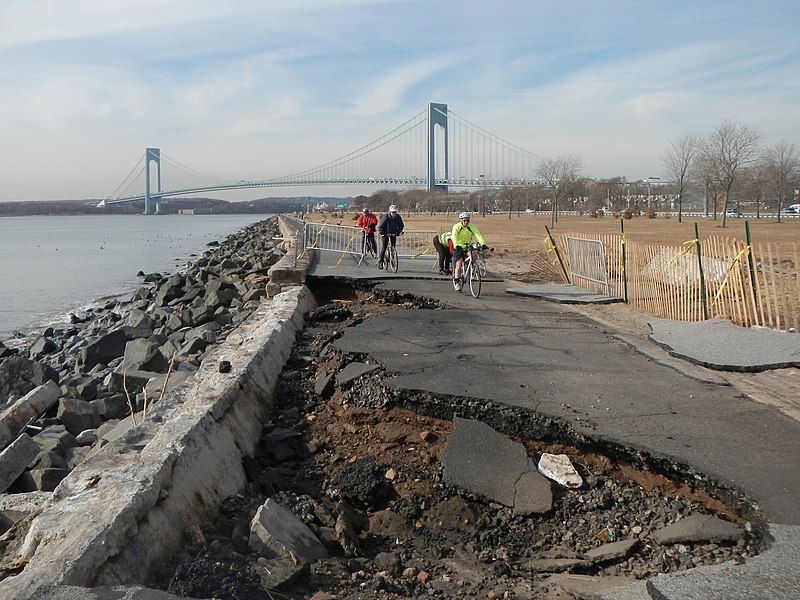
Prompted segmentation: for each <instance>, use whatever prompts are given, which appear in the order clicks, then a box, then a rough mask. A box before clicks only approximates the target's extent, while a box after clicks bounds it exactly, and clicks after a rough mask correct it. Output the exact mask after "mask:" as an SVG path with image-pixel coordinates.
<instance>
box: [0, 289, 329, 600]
mask: <svg viewBox="0 0 800 600" xmlns="http://www.w3.org/2000/svg"><path fill="white" fill-rule="evenodd" d="M313 304H314V300H313V296H312V294H311V293H310V291H309V290H308V288H306V287H295V288H291V289H288V290H287V291H285V292H282V293H281V294H278V295H277V296H275V297H274V298H272V299H271V300H270V301H268V302H265V303H264V304H263V305H262V307H261V308H260V309H259V310H258V311H257V312H256V313H254V314H253V315H252V316H251V318H250V319H248V321H246V322H245V323H243V324H242V325H241V326H240V327H239V328H238V329H237V330H236V331H234V332H232V333H231V334H230V335H229V336H228V338H227V339H226V340H225V342H224V343H223V344H221V345H220V346H219V347H218V348H216V349H215V350H214V351H213V352H212V353H211V354H210V355H209V356H207V357H206V358H205V360H204V361H203V364H202V366H201V368H200V369H199V370H198V372H197V374H196V375H195V377H193V378H192V379H191V380H189V381H187V382H186V383H184V384H182V385H180V386H178V387H176V388H175V389H174V390H173V391H172V392H170V393H169V394H168V395H167V396H165V397H164V398H163V399H162V400H161V401H159V402H158V403H157V405H156V406H155V407H154V409H153V410H152V412H150V413H149V414H148V416H147V419H146V420H145V422H144V423H140V424H139V426H138V427H136V428H132V429H131V430H130V431H129V432H128V433H127V434H126V435H123V436H122V437H121V438H120V439H118V440H117V441H115V442H112V443H110V444H108V445H107V446H106V447H104V448H103V449H102V450H101V451H100V452H98V453H97V454H96V455H95V456H92V457H91V458H89V459H87V460H85V461H84V462H83V463H82V464H81V465H79V466H78V468H76V469H75V470H74V471H73V472H72V473H70V475H69V476H68V477H67V478H66V479H64V481H63V482H62V483H61V484H60V485H59V487H58V488H57V489H56V490H55V492H54V493H53V495H52V497H51V499H50V500H49V501H48V502H47V503H46V504H45V505H44V506H43V507H42V510H41V512H40V513H39V514H38V515H37V516H35V517H34V518H33V519H32V521H31V522H30V528H29V530H28V532H27V535H25V537H24V538H23V539H22V540H20V541H21V543H20V544H19V547H18V548H17V549H16V550H17V556H18V557H19V560H20V561H26V562H27V563H28V564H27V565H26V566H25V568H24V569H23V570H22V571H21V572H20V573H19V574H18V575H17V576H15V577H7V578H6V579H5V580H3V581H2V582H0V597H3V598H16V599H20V600H24V599H27V598H32V597H34V596H35V594H36V593H37V591H39V590H42V589H44V588H45V587H47V586H53V585H74V586H91V585H114V584H119V583H126V582H131V581H134V582H135V581H143V580H144V579H145V578H146V576H147V574H148V572H149V571H150V569H151V568H152V567H153V566H154V565H156V564H158V563H159V562H160V561H162V560H163V559H164V558H165V556H167V555H168V553H169V552H171V551H172V550H174V549H175V548H177V547H178V546H179V545H180V543H181V541H182V536H183V534H184V531H185V530H186V529H187V528H188V527H190V526H192V525H197V524H199V523H201V522H203V521H204V520H207V519H209V518H211V517H212V516H213V514H214V513H215V511H216V507H218V506H219V503H220V502H221V500H222V499H224V498H225V497H226V496H228V495H231V494H234V493H236V492H237V491H238V490H240V489H241V488H242V487H243V486H244V485H245V483H246V477H245V473H244V469H243V467H242V458H243V457H244V456H247V455H249V454H252V452H253V451H254V449H255V448H256V445H257V444H258V440H259V436H260V434H261V429H262V424H263V422H264V419H265V418H266V417H267V416H268V415H269V413H270V411H271V408H272V397H273V393H274V390H275V384H276V382H277V378H278V376H279V375H280V372H281V370H282V369H283V366H284V364H285V362H286V360H287V358H288V357H289V353H290V351H291V348H292V344H293V343H294V339H295V334H296V333H297V332H298V331H299V330H300V329H301V328H302V327H303V324H304V314H305V313H306V312H307V311H308V310H309V309H310V308H312V307H313ZM222 360H226V361H228V362H230V363H231V365H232V367H233V368H232V369H231V370H230V372H228V373H224V374H223V373H220V372H219V364H220V361H222Z"/></svg>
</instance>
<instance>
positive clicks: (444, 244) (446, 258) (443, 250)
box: [433, 231, 453, 275]
mask: <svg viewBox="0 0 800 600" xmlns="http://www.w3.org/2000/svg"><path fill="white" fill-rule="evenodd" d="M452 236H453V234H452V233H450V232H449V231H445V232H444V233H440V234H439V235H435V236H434V237H433V247H434V248H436V254H438V255H439V274H440V275H449V274H450V247H451V246H452V243H451V241H450V239H451V238H452Z"/></svg>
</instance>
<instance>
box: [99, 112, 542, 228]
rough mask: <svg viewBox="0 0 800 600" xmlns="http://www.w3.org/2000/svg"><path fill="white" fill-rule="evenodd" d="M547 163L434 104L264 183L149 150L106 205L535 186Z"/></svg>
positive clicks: (149, 209) (152, 208)
mask: <svg viewBox="0 0 800 600" xmlns="http://www.w3.org/2000/svg"><path fill="white" fill-rule="evenodd" d="M540 160H541V158H540V157H538V156H536V155H535V154H533V153H532V152H529V151H527V150H525V149H523V148H520V147H519V146H516V145H515V144H512V143H510V142H507V141H506V140H504V139H502V138H500V137H498V136H496V135H493V134H491V133H489V132H488V131H486V130H484V129H482V128H480V127H478V126H477V125H475V124H473V123H471V122H470V121H468V120H467V119H465V118H463V117H461V116H459V115H457V114H456V113H454V112H452V111H449V110H448V107H447V105H446V104H440V103H430V104H428V106H427V108H425V109H423V110H422V111H420V112H419V113H417V114H416V115H414V116H413V117H411V118H410V119H409V120H407V121H406V122H405V123H403V124H402V125H400V126H399V127H396V128H395V129H393V130H392V131H390V132H389V133H387V134H385V135H383V136H381V137H379V138H378V139H376V140H375V141H373V142H371V143H369V144H366V145H365V146H362V147H361V148H358V149H357V150H355V151H353V152H350V153H349V154H346V155H344V156H342V157H340V158H337V159H335V160H332V161H330V162H327V163H325V164H323V165H320V166H318V167H314V168H312V169H307V170H305V171H300V172H298V173H294V174H291V175H285V176H282V177H273V178H267V179H260V180H245V179H224V178H221V177H214V176H211V175H207V174H204V173H201V172H199V171H197V170H195V169H192V168H190V167H187V166H186V165H183V164H181V163H180V162H178V161H176V160H173V159H171V158H169V157H168V156H167V155H166V154H164V153H163V152H161V149H160V148H147V149H146V150H145V154H144V157H142V158H140V159H139V161H138V162H137V164H136V165H135V166H134V168H133V169H132V170H131V172H130V173H129V174H128V176H127V177H126V178H125V180H124V181H123V182H122V183H121V184H120V185H119V186H118V187H117V189H116V190H115V191H114V192H113V193H112V194H111V195H110V196H109V197H107V198H106V199H105V200H103V201H102V202H100V203H99V204H98V206H99V207H103V206H106V205H107V204H116V203H122V202H134V201H142V200H144V212H145V214H151V213H153V212H155V213H158V212H159V206H160V202H161V199H162V198H163V197H166V196H180V195H186V194H195V193H200V192H210V191H219V190H236V189H248V188H282V187H292V186H317V185H325V186H332V185H350V186H353V185H369V186H372V187H375V186H391V187H410V188H414V187H418V188H425V189H427V190H442V191H447V190H449V189H450V188H451V187H457V188H480V187H500V186H508V185H512V186H523V185H531V184H533V183H536V180H535V179H534V173H535V169H536V165H537V163H538V162H539V161H540Z"/></svg>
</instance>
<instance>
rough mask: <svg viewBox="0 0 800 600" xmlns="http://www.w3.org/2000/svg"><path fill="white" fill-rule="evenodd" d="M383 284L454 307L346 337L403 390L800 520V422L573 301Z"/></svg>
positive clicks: (389, 320)
mask: <svg viewBox="0 0 800 600" xmlns="http://www.w3.org/2000/svg"><path fill="white" fill-rule="evenodd" d="M381 285H382V286H384V287H386V288H387V289H395V290H400V291H405V292H411V293H414V294H417V295H420V296H425V297H430V298H437V299H440V300H442V301H444V302H446V303H447V304H448V305H451V306H452V308H451V309H449V310H414V311H397V312H393V313H390V314H387V315H384V316H381V317H378V318H376V319H373V320H370V321H367V322H365V323H362V324H360V325H358V326H357V327H351V328H348V329H347V330H346V331H345V332H344V335H343V336H342V337H341V338H340V339H339V340H337V342H336V346H337V348H338V349H340V350H342V351H345V352H357V353H368V354H369V355H371V356H372V357H374V358H376V359H377V360H379V361H380V362H381V363H382V364H384V365H385V366H386V368H387V370H388V371H389V372H391V373H394V374H395V376H394V377H393V378H392V379H391V384H392V385H394V386H396V387H398V388H404V389H408V390H423V391H428V392H433V393H437V394H454V395H466V396H471V397H474V398H483V399H486V400H490V401H495V402H501V403H505V404H509V405H515V406H521V407H525V408H529V409H533V410H536V411H537V412H538V413H539V414H541V415H544V416H548V417H552V418H555V419H559V420H563V421H564V422H566V423H568V424H569V425H570V426H571V427H572V428H573V429H574V431H575V432H576V433H577V434H579V435H580V434H582V435H588V436H592V437H593V438H595V439H599V440H606V441H608V442H611V443H614V444H618V445H622V446H625V447H632V448H634V449H641V450H645V451H647V452H648V453H650V454H652V455H654V456H656V457H664V458H665V459H671V460H673V461H677V462H682V463H685V464H686V465H690V466H691V467H693V468H694V469H696V470H697V471H699V472H701V473H704V474H706V475H708V476H710V477H712V478H713V479H715V480H716V481H718V482H720V483H722V484H726V485H732V486H734V487H736V488H739V489H740V490H742V491H744V492H745V493H746V494H747V495H749V496H750V497H751V498H753V499H754V500H756V501H757V502H758V504H759V506H760V508H761V509H762V510H764V511H765V513H766V515H767V517H768V519H769V520H770V521H772V522H776V523H783V524H791V525H797V524H800V505H798V503H797V497H798V494H800V471H798V470H797V469H796V465H797V464H798V462H800V447H798V446H797V444H796V440H797V439H798V438H799V437H800V423H798V422H797V421H795V420H793V419H791V418H789V417H786V416H784V415H782V414H781V413H780V412H779V411H777V410H775V409H774V408H772V407H769V406H765V405H763V404H759V403H757V402H755V401H753V400H751V399H749V398H748V397H747V396H745V395H743V394H740V393H739V392H737V391H736V390H735V389H734V388H732V387H730V386H724V385H719V384H715V383H709V382H703V381H700V380H698V379H695V378H694V377H690V376H688V375H686V374H684V373H682V372H680V370H676V369H675V368H673V367H671V366H665V365H662V364H659V363H658V362H655V361H654V360H652V359H651V358H649V357H647V356H645V355H644V354H641V353H639V352H637V351H636V350H635V349H633V348H632V347H631V346H630V345H628V344H626V343H624V342H622V341H620V340H619V339H617V338H615V337H614V336H613V332H611V331H608V329H607V328H606V327H604V326H602V325H600V324H598V323H596V322H595V321H592V320H590V319H588V318H586V317H584V316H582V315H580V314H578V313H576V312H574V311H571V310H569V309H568V308H565V307H563V306H560V305H558V304H553V303H550V302H546V301H542V300H536V299H530V298H520V297H515V296H512V295H510V294H506V293H505V292H504V290H505V288H506V287H507V284H506V283H485V284H484V290H483V292H482V295H481V297H480V298H478V299H474V298H472V297H470V296H467V295H465V294H463V293H462V294H456V293H455V292H454V291H453V290H452V287H451V286H449V285H447V282H442V281H436V280H404V281H387V282H384V283H382V284H381ZM487 309H491V310H487Z"/></svg>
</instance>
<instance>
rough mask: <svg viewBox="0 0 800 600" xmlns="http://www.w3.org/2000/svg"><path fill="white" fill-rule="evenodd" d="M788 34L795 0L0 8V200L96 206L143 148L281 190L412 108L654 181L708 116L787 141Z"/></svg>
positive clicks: (794, 79)
mask: <svg viewBox="0 0 800 600" xmlns="http://www.w3.org/2000/svg"><path fill="white" fill-rule="evenodd" d="M798 23H800V3H798V2H796V0H786V1H784V0H763V1H761V2H754V1H753V0H725V1H718V0H689V1H683V0H677V1H664V0H661V1H649V0H635V1H599V0H598V1H593V0H582V1H572V0H559V1H543V0H492V1H484V0H437V1H433V0H419V1H417V0H268V1H265V0H235V1H232V2H221V1H220V0H135V1H129V0H111V1H109V0H69V1H68V2H65V1H64V0H2V3H0V201H13V200H53V199H95V198H98V199H101V198H106V197H109V196H110V195H111V194H112V193H113V192H114V190H115V189H116V188H117V187H118V185H119V184H120V183H121V182H122V181H123V180H124V179H125V178H126V176H127V175H128V174H129V172H130V171H131V169H132V168H134V167H135V165H136V164H137V162H138V161H139V160H141V157H142V156H143V155H144V149H145V148H146V147H149V146H150V147H159V148H161V150H162V152H163V153H165V154H166V155H168V156H169V157H170V158H172V159H174V160H177V161H178V162H180V163H182V164H184V165H187V166H189V167H191V168H192V169H195V170H197V171H200V172H202V173H207V174H210V175H215V176H219V177H224V178H229V179H232V180H239V179H247V180H253V179H267V178H272V177H280V176H283V175H289V174H291V173H295V172H298V171H303V170H305V169H309V168H312V167H315V166H317V165H321V164H324V163H326V162H328V161H331V160H333V159H336V158H338V157H340V156H343V155H345V154H348V153H349V152H351V151H353V150H356V149H357V148H360V147H361V146H363V145H365V144H367V143H369V142H371V141H373V140H376V139H378V138H379V137H381V136H382V135H384V134H386V133H388V132H389V131H391V130H392V129H394V128H395V127H397V126H399V125H400V124H401V123H404V122H405V121H407V120H408V119H410V118H411V117H413V116H414V115H416V114H417V113H419V112H420V111H421V110H423V109H425V108H426V106H427V105H428V103H429V102H441V103H445V104H447V105H448V106H449V108H450V109H451V110H452V111H454V112H456V113H457V114H458V115H460V116H462V117H464V118H466V119H467V120H469V121H470V122H471V123H474V124H476V125H478V126H480V127H481V128H482V129H484V130H487V131H489V132H491V133H492V134H494V135H496V136H498V137H500V138H503V139H504V140H507V141H509V142H511V143H513V144H515V145H517V146H519V147H521V148H524V149H526V150H528V151H530V152H532V153H534V154H536V155H537V156H541V157H546V158H551V157H557V156H560V155H563V154H573V155H576V156H578V157H580V158H581V159H582V162H583V174H584V175H586V176H588V177H594V178H605V177H614V176H624V177H627V178H628V179H629V180H638V179H646V178H648V177H663V174H664V166H663V157H664V154H665V153H666V152H667V151H668V149H669V146H670V143H671V142H672V141H674V140H676V139H677V138H679V137H681V136H683V135H685V134H688V133H693V134H698V135H707V134H709V133H710V132H711V131H713V129H714V128H716V127H717V126H719V125H720V123H721V122H722V120H724V119H727V120H731V121H734V122H737V123H742V124H744V125H748V126H751V127H754V128H756V129H757V130H758V131H759V132H760V133H761V135H762V141H763V143H764V144H765V145H769V144H773V143H777V142H780V141H788V142H792V143H797V144H798V145H800V110H799V109H798V104H800V102H799V101H800V31H798V27H797V24H798ZM370 191H374V190H368V189H362V190H360V191H358V192H356V193H367V194H368V193H370ZM231 194H232V193H231ZM237 194H238V197H233V196H231V197H230V198H229V199H233V200H236V199H245V198H253V197H260V196H267V195H275V196H283V195H286V196H296V195H314V196H323V195H327V194H332V195H343V190H339V189H336V188H333V189H324V188H281V189H270V190H256V191H248V192H244V193H243V192H237ZM218 197H225V196H224V195H223V194H219V195H218Z"/></svg>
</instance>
